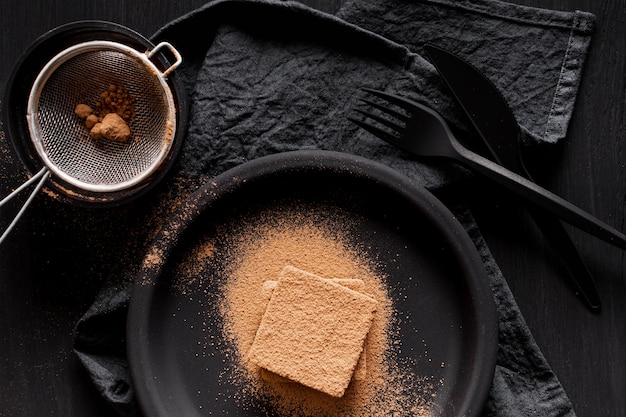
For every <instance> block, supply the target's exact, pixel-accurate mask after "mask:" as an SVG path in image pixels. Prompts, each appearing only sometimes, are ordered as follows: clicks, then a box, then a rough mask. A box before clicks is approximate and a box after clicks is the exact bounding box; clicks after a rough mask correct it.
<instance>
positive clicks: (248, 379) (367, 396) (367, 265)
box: [210, 207, 442, 417]
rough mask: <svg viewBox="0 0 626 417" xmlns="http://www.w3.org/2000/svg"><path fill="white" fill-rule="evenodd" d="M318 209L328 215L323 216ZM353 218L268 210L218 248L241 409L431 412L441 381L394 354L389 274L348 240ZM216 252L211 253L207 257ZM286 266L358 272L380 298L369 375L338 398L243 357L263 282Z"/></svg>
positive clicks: (323, 272)
mask: <svg viewBox="0 0 626 417" xmlns="http://www.w3.org/2000/svg"><path fill="white" fill-rule="evenodd" d="M320 212H323V213H325V214H323V215H322V216H321V217H320ZM351 219H352V220H354V218H353V217H351V215H342V214H341V213H340V212H337V211H336V210H335V209H332V210H331V209H328V210H313V212H312V211H310V210H308V208H303V207H298V208H291V209H289V208H282V209H272V210H268V211H267V212H265V213H261V214H258V215H257V216H255V218H254V219H249V220H247V221H246V222H244V223H242V224H241V225H240V227H238V231H237V232H236V233H234V234H233V235H231V236H229V244H228V246H227V248H226V247H225V248H224V249H223V250H224V251H225V252H228V253H221V254H220V256H222V257H224V258H225V259H227V261H226V262H225V263H224V268H225V271H224V274H225V277H226V279H225V282H224V284H223V289H222V291H223V297H222V300H223V302H222V305H221V306H220V314H221V316H222V318H223V333H224V337H225V341H226V342H227V343H226V345H229V346H231V349H232V352H230V353H229V354H228V357H229V358H231V359H232V360H233V365H232V368H231V371H230V374H229V375H228V376H227V377H226V378H227V382H228V383H229V384H234V385H236V386H238V387H239V389H240V395H239V396H237V397H236V398H235V399H234V400H235V401H238V402H240V406H241V407H244V408H245V407H246V406H247V404H249V403H253V402H254V399H258V398H263V399H264V401H268V402H271V403H272V404H273V407H274V408H275V409H276V410H278V411H279V413H280V414H281V415H289V416H292V417H298V416H331V417H336V416H346V415H349V416H360V415H367V416H389V415H398V416H404V415H412V416H431V415H433V413H434V410H433V405H432V399H433V398H432V397H431V396H432V395H433V392H434V388H435V386H436V385H437V384H441V383H442V381H432V380H430V379H429V378H428V377H421V376H418V375H415V373H414V372H412V369H413V367H412V366H410V364H406V363H401V361H400V360H398V359H397V358H396V356H395V353H394V352H395V350H394V347H395V346H397V345H398V344H400V340H399V335H398V334H397V332H398V330H397V329H398V328H399V327H398V318H397V317H396V316H395V314H394V310H393V301H392V300H391V299H390V297H389V295H388V292H387V287H386V277H385V276H384V275H381V273H380V272H379V268H377V266H376V261H375V260H373V259H371V257H370V256H369V255H368V254H367V253H366V251H365V250H364V249H363V248H360V247H359V246H358V245H355V244H354V243H353V241H352V240H351V239H350V237H349V236H350V226H349V223H350V220H351ZM231 232H232V231H231ZM214 255H215V253H214V252H213V251H211V253H210V256H214ZM286 265H293V266H295V267H297V268H299V269H302V270H305V271H309V272H311V273H314V274H316V275H318V276H320V277H322V278H329V279H330V278H345V279H351V278H354V277H358V278H359V279H361V280H363V282H364V284H365V292H366V293H367V294H370V295H371V296H372V298H374V299H375V300H377V302H378V308H377V314H376V315H375V317H374V319H373V321H372V325H371V328H370V332H369V334H368V338H367V340H366V350H367V357H366V360H367V364H366V367H367V375H366V377H365V378H364V379H357V378H353V379H352V381H351V382H350V385H349V386H348V389H347V390H346V392H345V395H343V396H342V397H340V398H336V397H331V396H329V395H328V394H325V393H322V392H320V391H317V390H315V389H312V388H308V387H306V386H304V385H301V384H285V383H280V382H277V381H276V380H272V379H269V380H268V379H267V378H263V377H262V370H261V368H260V367H259V366H257V365H255V364H254V363H252V362H251V361H250V360H249V358H248V356H247V353H248V351H249V350H250V347H251V345H252V343H253V340H254V337H255V334H256V331H257V329H258V328H259V324H260V321H261V318H262V316H263V313H264V309H265V308H266V306H267V302H266V300H264V298H263V297H259V292H260V291H261V290H260V289H261V288H262V287H263V284H264V282H265V281H267V280H268V279H272V278H276V277H278V276H279V275H280V272H281V270H282V269H283V268H284V267H285V266H286ZM225 382H226V381H225Z"/></svg>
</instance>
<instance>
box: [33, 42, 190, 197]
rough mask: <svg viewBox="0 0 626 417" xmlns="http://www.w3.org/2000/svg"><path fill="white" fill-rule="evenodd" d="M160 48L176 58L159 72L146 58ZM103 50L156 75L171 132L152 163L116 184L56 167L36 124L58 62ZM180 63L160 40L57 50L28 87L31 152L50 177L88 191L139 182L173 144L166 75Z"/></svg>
mask: <svg viewBox="0 0 626 417" xmlns="http://www.w3.org/2000/svg"><path fill="white" fill-rule="evenodd" d="M163 47H166V48H168V49H170V51H172V53H173V54H174V56H175V57H176V62H175V63H174V64H172V65H171V66H170V67H169V68H168V69H166V70H165V71H161V70H160V69H159V68H158V67H157V66H156V65H155V64H154V63H153V62H152V61H151V60H150V58H151V57H152V56H153V55H154V54H155V53H156V51H157V50H159V49H161V48H163ZM103 50H109V51H115V52H119V53H122V54H126V55H129V56H131V57H132V58H134V59H136V60H137V61H138V62H140V63H141V64H143V65H144V66H145V67H146V68H147V70H148V72H149V73H150V74H153V75H154V76H155V77H156V79H157V80H158V82H159V85H160V86H161V89H162V91H163V94H164V97H165V103H166V105H165V108H166V113H167V120H169V121H170V122H171V123H169V126H168V127H170V128H171V131H170V132H168V137H167V138H163V141H164V142H165V146H163V147H162V148H161V150H160V152H159V154H158V155H157V157H156V158H155V159H154V161H153V162H152V164H151V165H150V166H149V167H148V168H146V169H145V170H143V171H142V172H141V173H140V174H138V175H136V176H134V177H132V178H130V179H128V180H126V181H122V182H119V183H116V184H93V183H89V182H85V181H81V180H80V179H77V178H75V177H74V176H72V175H69V174H67V173H66V172H65V171H64V170H63V169H61V168H59V167H58V166H57V164H56V163H55V162H54V161H52V160H51V159H50V158H49V156H48V153H47V151H46V149H45V147H44V143H43V140H42V138H41V135H40V132H41V127H40V125H39V118H38V117H37V114H38V107H39V97H40V95H41V92H42V90H43V88H44V86H45V85H46V82H47V81H48V79H49V78H50V76H51V75H52V74H53V73H54V71H55V70H56V69H57V68H59V67H60V66H61V65H63V63H65V62H67V61H68V60H70V59H72V58H74V57H76V56H78V55H80V54H83V53H87V52H93V51H103ZM180 63H181V58H180V54H179V53H178V51H176V49H175V48H174V47H173V46H172V45H171V44H169V43H167V42H162V43H160V44H158V45H156V46H154V47H153V48H152V49H148V50H147V51H145V52H140V51H138V50H137V49H135V48H132V47H130V46H128V45H124V44H121V43H119V42H113V41H102V40H96V41H87V42H82V43H79V44H76V45H73V46H71V47H68V48H66V49H64V50H63V51H61V52H59V53H58V54H56V55H55V56H54V57H53V58H52V59H51V60H50V61H49V62H48V63H47V64H46V65H45V66H44V67H43V68H42V69H41V71H40V72H39V74H38V75H37V78H36V79H35V82H34V83H33V86H32V88H31V90H30V94H29V97H28V103H27V106H26V120H27V124H28V130H29V133H30V139H31V142H32V143H33V146H34V148H35V151H36V152H37V155H38V156H39V157H40V158H41V160H42V162H43V163H44V164H45V166H46V167H47V168H48V169H49V170H50V172H51V173H52V174H53V175H54V176H56V177H58V178H60V179H61V180H63V181H65V182H66V183H68V184H71V185H72V186H74V187H76V188H78V189H81V190H85V191H91V192H95V193H110V192H116V191H122V190H126V189H129V188H131V187H134V186H136V185H138V184H141V183H142V182H144V181H145V180H147V179H148V178H149V177H150V176H152V175H153V174H154V173H155V172H156V171H157V170H158V169H159V168H160V166H161V165H162V163H163V162H164V161H165V160H166V159H167V157H168V155H169V154H170V151H171V149H172V146H173V142H174V138H175V135H176V105H175V101H174V97H173V94H172V91H171V89H170V87H169V85H168V84H167V75H168V74H169V73H171V72H172V71H173V70H174V69H175V68H176V67H177V66H178V65H179V64H180Z"/></svg>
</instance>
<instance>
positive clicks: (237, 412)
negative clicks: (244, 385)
mask: <svg viewBox="0 0 626 417" xmlns="http://www.w3.org/2000/svg"><path fill="white" fill-rule="evenodd" d="M291 201H297V202H300V203H301V202H306V203H307V204H309V205H316V204H319V205H320V209H321V210H324V209H325V207H335V208H339V209H341V210H342V211H343V212H347V213H352V214H353V215H354V218H355V219H358V225H357V229H358V231H360V233H358V234H357V235H358V236H359V239H360V240H361V242H359V244H360V247H361V248H366V250H367V251H368V255H371V256H372V257H373V258H375V259H377V264H380V265H382V268H383V269H384V273H385V275H386V276H387V277H388V282H387V283H386V284H387V285H388V287H389V293H390V295H391V297H392V300H393V306H394V309H395V310H396V312H397V313H398V314H397V316H398V317H401V318H402V320H401V325H400V331H399V335H400V336H399V337H400V339H401V342H402V346H403V347H402V350H403V352H404V353H403V354H404V355H406V356H407V358H405V359H407V360H406V361H404V362H403V363H406V364H407V365H406V366H414V367H415V369H413V371H414V372H415V374H417V375H428V376H429V378H432V380H433V381H442V383H441V384H435V385H436V386H435V387H434V388H433V392H432V394H433V395H432V399H431V400H429V401H431V403H432V410H433V413H434V414H433V415H441V416H459V417H460V416H476V415H479V413H480V411H481V409H482V407H483V404H484V402H485V399H486V397H487V394H488V391H489V388H490V386H491V382H492V378H493V372H494V368H495V358H496V350H497V324H496V315H495V307H494V302H493V294H492V292H491V289H490V286H489V282H488V278H487V275H486V272H485V270H484V267H483V264H482V262H481V260H480V257H479V255H478V253H477V251H476V248H475V247H474V245H473V243H472V241H471V240H470V238H469V236H468V235H467V233H466V232H465V230H464V229H463V227H462V226H461V224H460V223H459V222H458V221H457V220H456V219H455V218H454V216H453V215H452V213H451V212H450V211H449V210H448V209H447V208H446V207H445V206H444V205H443V204H442V203H441V202H439V200H437V199H436V198H435V197H434V196H433V195H432V194H430V193H429V192H428V191H427V190H426V189H424V188H423V187H421V186H418V185H416V184H415V183H414V182H412V181H411V180H409V179H408V178H407V177H405V176H404V175H402V174H400V173H398V172H397V171H395V170H393V169H390V168H388V167H386V166H384V165H381V164H379V163H377V162H374V161H371V160H367V159H364V158H360V157H356V156H353V155H348V154H341V153H335V152H326V151H296V152H287V153H281V154H276V155H272V156H267V157H263V158H259V159H256V160H253V161H250V162H248V163H245V164H242V165H240V166H238V167H235V168H233V169H231V170H229V171H227V172H225V173H223V174H222V175H220V176H218V177H216V178H215V179H213V180H212V181H209V182H208V183H207V184H206V185H205V186H204V187H202V188H201V189H199V190H198V191H197V192H196V193H194V194H193V195H192V196H191V197H190V198H189V200H188V201H186V202H185V203H184V204H183V205H182V207H181V208H180V209H179V210H178V212H177V213H176V214H174V215H173V216H172V217H171V218H170V219H169V220H168V222H167V223H166V225H165V226H164V228H163V230H162V231H161V232H160V234H159V236H158V237H157V239H156V240H155V242H154V246H153V247H152V248H151V250H150V251H149V253H150V254H149V255H148V257H147V258H146V262H144V267H143V269H142V272H141V273H140V275H139V276H138V277H137V281H136V283H135V285H134V288H133V291H134V292H133V297H132V300H131V304H130V310H129V316H128V328H127V343H128V356H129V363H130V370H131V375H132V379H133V385H134V387H135V390H136V394H137V397H138V400H139V403H140V406H141V408H142V410H143V412H144V413H145V415H149V416H152V417H157V416H158V417H166V416H167V417H179V416H205V415H220V416H258V415H272V413H273V412H272V411H271V410H269V411H268V409H267V408H264V407H263V405H262V404H261V405H259V404H257V405H254V406H247V407H242V406H241V404H240V403H239V402H238V401H237V400H236V398H237V396H238V394H237V388H236V387H233V386H229V384H228V378H224V377H223V376H224V375H225V374H227V373H228V372H231V371H232V363H231V362H230V361H229V358H228V349H224V345H223V343H224V342H223V337H222V335H221V330H220V329H218V328H217V327H218V326H207V322H211V320H208V319H207V315H211V314H215V313H212V312H213V311H214V309H211V308H210V306H211V304H212V303H214V302H215V301H216V300H218V299H219V297H220V294H219V286H218V285H217V283H215V282H211V280H208V282H205V283H203V284H202V285H203V288H201V289H199V288H195V289H194V288H190V289H189V291H173V290H172V281H173V280H175V279H176V277H175V274H176V270H177V268H179V267H180V264H181V263H182V262H187V263H189V262H191V263H193V262H194V259H195V258H194V257H193V256H187V255H188V254H189V253H193V252H192V251H193V248H194V246H195V245H198V244H199V242H201V241H202V239H203V237H204V235H205V234H211V233H214V232H215V230H216V228H217V227H218V225H221V226H219V227H222V226H223V225H228V224H229V223H230V222H238V221H239V220H238V219H239V218H240V214H241V213H243V212H245V213H246V215H247V216H249V215H254V213H255V212H257V211H258V212H261V211H262V210H264V209H266V208H267V207H271V206H272V205H275V204H276V202H279V204H284V203H289V202H291ZM221 230H223V227H222V229H221ZM157 255H158V256H157ZM188 266H193V265H188ZM407 277H412V278H411V279H407ZM218 340H221V342H220V343H213V342H211V343H209V341H218ZM415 395H416V396H419V395H422V393H420V392H415Z"/></svg>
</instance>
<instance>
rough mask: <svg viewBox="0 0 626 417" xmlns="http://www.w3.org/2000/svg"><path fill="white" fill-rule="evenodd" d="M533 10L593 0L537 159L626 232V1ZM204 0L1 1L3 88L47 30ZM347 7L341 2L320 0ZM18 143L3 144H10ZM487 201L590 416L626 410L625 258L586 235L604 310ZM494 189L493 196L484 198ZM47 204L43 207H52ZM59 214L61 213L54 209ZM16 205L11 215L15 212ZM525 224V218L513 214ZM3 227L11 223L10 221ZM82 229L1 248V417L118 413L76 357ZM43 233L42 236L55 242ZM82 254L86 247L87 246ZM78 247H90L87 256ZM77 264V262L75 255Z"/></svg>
mask: <svg viewBox="0 0 626 417" xmlns="http://www.w3.org/2000/svg"><path fill="white" fill-rule="evenodd" d="M515 2H517V3H520V4H525V5H530V6H540V7H546V8H554V9H561V10H574V9H581V10H585V11H589V12H592V13H594V14H596V16H597V17H598V20H597V32H596V34H595V36H594V40H593V44H592V48H591V53H590V55H589V59H588V62H587V64H586V67H585V76H584V82H583V84H582V90H581V92H580V96H579V97H580V98H579V100H578V103H577V107H576V111H575V114H574V119H573V121H572V124H571V128H570V134H569V137H568V139H567V141H566V142H565V143H564V144H562V145H561V146H558V147H557V148H556V149H554V150H553V151H552V152H551V153H550V157H549V158H548V157H544V158H542V159H538V160H537V161H538V163H540V164H543V165H544V169H543V175H542V177H541V178H542V181H544V184H545V185H546V186H547V187H548V188H550V189H552V190H553V191H555V192H556V193H557V194H560V195H562V196H563V197H565V198H567V199H569V200H570V201H572V202H574V203H575V204H577V205H579V206H580V207H582V208H584V209H586V210H588V211H589V212H591V213H593V214H594V215H596V216H597V217H599V218H601V219H603V220H605V221H607V222H608V223H610V224H612V225H613V226H615V227H617V228H618V229H621V230H626V225H625V224H624V223H625V222H624V215H625V210H626V208H625V195H626V170H625V162H626V149H624V148H625V145H626V140H625V136H626V131H625V124H626V120H625V111H626V107H625V101H626V97H625V92H626V89H625V88H624V87H625V86H624V83H625V82H626V62H625V61H626V6H625V5H624V2H622V1H619V2H618V1H614V0H515ZM203 3H204V1H203V0H177V1H148V0H133V1H131V0H108V1H101V0H95V1H91V2H86V1H79V0H63V1H61V0H48V1H46V2H43V1H35V0H4V1H3V3H2V8H0V52H1V53H0V90H4V87H5V83H6V80H7V77H8V74H9V71H10V69H11V67H12V66H13V64H14V62H15V61H16V60H17V59H18V57H19V55H20V54H21V53H22V51H23V50H25V49H26V48H27V47H28V45H29V44H30V43H31V42H32V41H33V40H35V38H37V37H38V36H40V35H41V34H43V33H44V32H45V31H47V30H49V29H52V28H54V27H56V26H58V25H60V24H63V23H66V22H70V21H75V20H81V19H103V20H110V21H114V22H118V23H121V24H124V25H126V26H129V27H131V28H133V29H135V30H137V31H138V32H140V33H142V34H144V35H147V36H149V35H150V34H152V33H154V32H155V31H156V30H157V29H158V28H159V27H161V26H162V25H163V24H165V23H167V22H168V21H170V20H172V19H173V18H176V17H178V16H180V15H182V14H184V13H186V12H188V11H190V10H192V9H194V8H196V7H198V6H201V5H202V4H203ZM306 3H308V4H309V5H311V6H313V7H317V8H320V9H322V10H324V11H328V12H334V11H336V10H337V8H338V7H339V6H340V4H341V0H307V2H306ZM4 148H6V146H4V147H3V148H2V149H4ZM0 158H1V160H2V164H1V165H0V179H1V181H0V193H1V195H5V194H6V193H8V192H9V190H11V189H12V188H14V187H16V186H17V185H18V184H19V183H21V181H23V177H22V175H20V174H19V173H20V172H21V167H20V166H19V163H18V162H16V161H15V160H14V159H12V158H11V155H10V154H7V153H6V151H3V152H2V153H1V154H0ZM480 197H481V196H477V198H476V199H475V201H474V203H473V204H474V207H475V212H476V214H477V217H478V219H479V222H480V225H481V228H482V229H483V231H484V233H485V235H486V236H487V239H488V243H489V244H490V247H491V250H492V251H493V253H494V255H495V257H496V259H497V260H498V262H499V264H500V266H501V268H502V270H503V271H504V274H505V276H506V277H507V280H508V282H509V285H510V287H511V289H512V291H513V293H514V295H515V297H516V299H517V301H518V303H519V305H520V308H521V310H522V312H523V314H524V316H525V318H526V320H527V323H528V325H529V327H530V329H531V331H532V333H533V335H534V337H535V339H536V341H537V343H538V345H539V347H540V348H541V350H542V351H543V353H544V354H545V356H546V357H547V359H548V361H549V363H550V365H551V366H552V368H553V369H554V371H555V373H556V374H557V376H558V377H559V379H560V380H561V382H562V384H563V386H564V387H565V390H566V392H567V393H568V395H569V397H570V399H571V400H572V402H573V404H574V407H575V410H576V412H577V414H578V416H579V417H597V416H612V417H624V416H626V360H625V357H626V307H625V305H626V278H625V277H624V271H626V259H625V257H624V252H623V251H620V250H618V249H615V248H613V247H611V246H609V245H608V244H606V243H603V242H601V241H598V240H596V239H595V238H592V237H590V236H588V235H585V234H584V233H582V232H578V231H576V230H574V231H572V235H573V236H574V239H575V241H576V242H577V244H578V246H579V248H580V250H581V252H582V253H583V254H584V256H585V258H586V260H587V261H588V264H589V267H590V269H591V270H592V272H593V273H594V275H595V276H596V280H597V284H598V288H599V292H600V296H601V298H602V302H603V306H602V311H601V312H600V313H599V314H592V313H590V312H589V311H588V310H586V309H585V307H583V305H582V303H581V302H580V300H579V299H578V298H577V296H576V295H575V294H574V291H573V290H572V289H571V287H570V285H569V284H568V282H567V280H566V279H565V278H564V275H563V271H562V270H561V267H560V266H559V264H558V263H557V262H556V260H555V259H554V256H553V255H552V254H551V252H550V250H549V249H548V248H547V247H546V246H545V244H544V242H543V241H542V239H541V236H540V235H539V234H538V232H537V230H536V229H535V228H534V226H533V225H532V223H531V222H530V220H529V218H528V217H527V215H526V214H525V213H524V212H523V211H522V210H521V209H519V208H517V207H515V206H513V205H512V204H511V203H510V202H508V201H507V200H506V199H504V198H502V199H498V198H496V199H493V198H484V199H481V198H480ZM483 197H484V196H483ZM44 199H45V197H41V198H39V199H38V200H37V201H36V202H35V207H34V209H33V212H34V213H41V212H42V210H46V209H47V207H49V206H47V205H46V204H44V203H42V202H41V200H44ZM48 204H53V206H52V210H55V209H56V210H60V208H59V207H56V206H54V203H48ZM8 216H9V214H3V216H2V217H3V218H4V219H6V218H7V217H8ZM511 219H513V221H511ZM3 224H4V222H3ZM76 228H77V226H76V225H71V226H68V227H66V228H64V227H63V226H62V225H61V226H59V225H56V227H54V228H53V229H51V230H54V232H55V233H56V235H55V236H49V233H48V234H46V224H45V221H33V220H30V221H29V220H25V221H24V222H23V223H22V224H20V227H19V228H18V229H17V230H16V231H15V236H12V238H11V240H10V241H9V245H7V247H2V248H0V416H66V417H72V416H81V417H84V416H94V417H95V416H114V415H115V413H114V412H113V411H112V409H110V408H109V407H108V405H106V404H105V403H104V402H103V401H102V400H101V399H100V398H99V396H98V395H97V393H96V392H95V390H94V389H93V388H92V386H91V384H90V383H89V382H88V380H87V379H86V375H85V373H84V372H83V370H82V368H81V367H80V365H79V363H78V361H77V359H76V357H75V356H74V354H73V353H72V349H71V343H72V335H73V326H74V324H75V322H76V320H77V319H78V318H79V317H80V315H81V314H82V313H83V312H84V311H85V309H86V308H87V307H88V306H89V304H90V303H91V301H92V300H93V297H94V296H95V294H96V292H97V290H98V287H99V284H100V282H98V281H97V280H91V279H90V278H91V277H90V276H89V274H86V275H85V276H84V277H82V279H80V280H76V277H73V276H72V277H71V278H70V277H69V276H68V275H67V274H64V273H63V271H67V269H68V268H71V265H68V263H70V262H71V256H66V257H62V259H63V264H59V263H60V261H58V260H56V259H55V257H54V256H52V255H50V254H54V253H55V250H56V251H58V248H59V247H60V248H63V247H64V245H66V247H67V248H68V250H72V247H71V239H72V234H76V233H78V232H77V229H76ZM42 242H43V243H42ZM78 253H80V252H78ZM77 256H78V255H77ZM68 260H70V261H68Z"/></svg>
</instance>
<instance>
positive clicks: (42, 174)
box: [0, 167, 50, 245]
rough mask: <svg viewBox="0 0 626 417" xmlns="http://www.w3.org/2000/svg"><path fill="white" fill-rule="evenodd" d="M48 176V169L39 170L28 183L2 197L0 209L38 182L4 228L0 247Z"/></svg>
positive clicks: (0, 237) (0, 238)
mask: <svg viewBox="0 0 626 417" xmlns="http://www.w3.org/2000/svg"><path fill="white" fill-rule="evenodd" d="M49 176H50V171H49V170H48V168H47V167H43V168H41V170H40V171H39V172H38V173H36V174H35V175H33V176H32V178H30V179H29V180H28V181H26V182H24V183H23V184H22V185H20V186H19V187H17V188H16V189H15V191H13V192H12V193H11V194H9V195H8V196H6V197H4V198H3V199H2V201H0V207H2V206H3V205H4V204H6V203H7V202H8V201H9V200H11V199H12V198H13V197H15V196H17V195H18V194H19V193H21V192H22V191H23V190H24V189H25V188H26V187H28V186H30V185H31V184H33V183H34V182H36V181H37V180H39V182H38V183H37V186H36V187H35V189H34V190H33V191H32V192H31V193H30V196H28V199H27V200H26V202H25V203H24V205H23V206H22V208H20V211H18V212H17V214H16V215H15V217H14V218H13V220H12V221H11V224H9V226H8V227H7V228H6V230H5V231H4V233H3V234H2V236H0V245H2V242H4V239H6V237H7V236H8V235H9V232H10V231H11V230H13V228H14V227H15V225H16V224H17V221H18V220H19V219H20V217H22V214H24V212H25V211H26V209H27V208H28V206H29V205H30V203H31V202H32V201H33V199H34V198H35V195H36V194H37V193H38V192H39V190H41V188H42V187H43V184H44V183H45V182H46V180H47V179H48V177H49Z"/></svg>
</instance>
